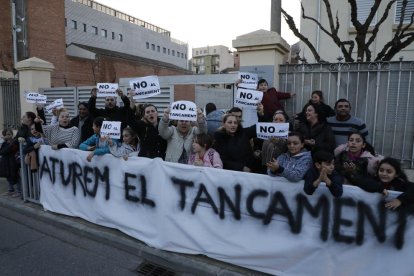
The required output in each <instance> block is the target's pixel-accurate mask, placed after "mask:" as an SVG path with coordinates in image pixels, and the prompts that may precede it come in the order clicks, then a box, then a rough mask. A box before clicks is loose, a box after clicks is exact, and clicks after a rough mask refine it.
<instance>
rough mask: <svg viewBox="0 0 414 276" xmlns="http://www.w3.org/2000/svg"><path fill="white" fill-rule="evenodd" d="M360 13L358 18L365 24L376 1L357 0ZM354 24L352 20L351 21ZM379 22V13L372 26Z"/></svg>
mask: <svg viewBox="0 0 414 276" xmlns="http://www.w3.org/2000/svg"><path fill="white" fill-rule="evenodd" d="M356 4H357V9H358V15H357V19H358V21H359V22H361V24H364V23H365V21H366V20H367V18H368V15H369V14H370V13H371V8H372V6H373V5H374V2H373V1H371V0H356ZM350 24H351V25H352V22H350ZM375 24H377V15H375V16H374V18H373V19H372V21H371V26H372V25H375Z"/></svg>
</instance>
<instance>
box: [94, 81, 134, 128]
mask: <svg viewBox="0 0 414 276" xmlns="http://www.w3.org/2000/svg"><path fill="white" fill-rule="evenodd" d="M116 92H117V93H118V96H120V97H121V99H122V102H123V103H124V106H123V107H118V106H117V104H116V97H112V96H108V97H106V98H105V108H104V109H98V108H96V95H97V93H98V89H97V88H93V89H92V90H91V97H90V98H89V102H88V106H89V112H90V113H91V114H92V115H93V116H94V117H104V118H105V119H106V120H107V121H119V122H121V129H124V128H125V127H126V126H127V124H126V120H127V114H128V109H130V107H129V105H130V101H129V99H128V97H127V96H125V95H124V93H123V92H122V90H121V89H119V88H118V89H117V90H116Z"/></svg>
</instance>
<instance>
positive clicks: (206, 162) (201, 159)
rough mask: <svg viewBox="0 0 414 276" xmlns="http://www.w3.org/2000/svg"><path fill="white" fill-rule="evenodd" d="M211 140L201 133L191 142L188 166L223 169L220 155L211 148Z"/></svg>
mask: <svg viewBox="0 0 414 276" xmlns="http://www.w3.org/2000/svg"><path fill="white" fill-rule="evenodd" d="M212 144H213V139H212V138H211V136H210V135H208V134H205V133H201V134H198V135H197V136H196V137H195V138H194V140H193V153H192V154H191V155H190V157H189V158H188V164H189V165H194V166H202V167H211V168H218V169H222V168H223V162H222V161H221V159H220V154H219V153H218V152H217V151H215V150H214V149H213V148H211V146H212Z"/></svg>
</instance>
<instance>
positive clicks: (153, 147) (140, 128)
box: [128, 116, 167, 160]
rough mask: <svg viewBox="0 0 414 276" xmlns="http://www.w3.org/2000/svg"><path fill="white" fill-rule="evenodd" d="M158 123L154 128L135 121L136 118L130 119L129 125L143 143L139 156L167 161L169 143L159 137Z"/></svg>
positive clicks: (140, 121) (141, 121) (143, 122)
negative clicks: (166, 153)
mask: <svg viewBox="0 0 414 276" xmlns="http://www.w3.org/2000/svg"><path fill="white" fill-rule="evenodd" d="M159 121H160V119H158V123H159ZM158 123H157V125H156V126H153V125H152V124H150V123H147V122H146V121H144V120H134V117H132V116H131V117H129V119H128V125H129V126H130V127H131V128H132V129H133V130H134V131H135V132H136V133H137V135H138V137H139V140H140V143H141V149H140V151H139V154H138V156H142V157H148V158H156V157H160V158H162V159H163V160H164V159H165V152H166V151H167V141H165V140H164V139H163V138H162V137H161V136H160V135H159V133H158Z"/></svg>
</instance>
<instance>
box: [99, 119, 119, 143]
mask: <svg viewBox="0 0 414 276" xmlns="http://www.w3.org/2000/svg"><path fill="white" fill-rule="evenodd" d="M101 136H109V137H111V138H113V139H120V138H121V122H117V121H103V122H102V126H101Z"/></svg>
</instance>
